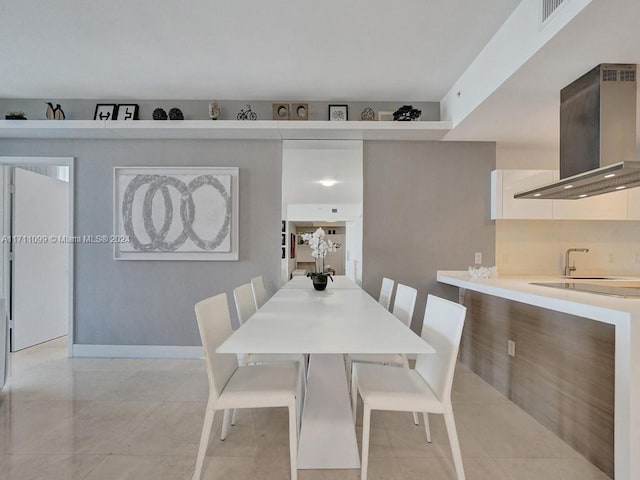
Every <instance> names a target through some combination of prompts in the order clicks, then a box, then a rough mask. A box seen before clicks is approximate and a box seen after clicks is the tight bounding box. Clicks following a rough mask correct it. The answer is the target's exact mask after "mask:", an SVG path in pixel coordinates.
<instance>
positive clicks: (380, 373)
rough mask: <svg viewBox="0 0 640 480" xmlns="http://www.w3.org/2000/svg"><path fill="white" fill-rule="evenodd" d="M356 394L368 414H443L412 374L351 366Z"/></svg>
mask: <svg viewBox="0 0 640 480" xmlns="http://www.w3.org/2000/svg"><path fill="white" fill-rule="evenodd" d="M354 375H356V377H357V379H358V380H357V382H358V391H359V392H360V396H361V397H362V400H363V402H364V403H366V404H367V405H368V406H369V408H371V409H372V410H394V411H401V412H432V413H445V412H444V409H443V405H442V403H441V402H440V400H438V397H436V394H435V393H433V391H432V390H431V388H429V385H427V384H426V382H425V381H424V380H423V379H422V377H421V376H420V375H419V374H418V372H416V371H415V370H410V369H407V368H399V367H390V366H387V365H375V364H368V363H356V364H354Z"/></svg>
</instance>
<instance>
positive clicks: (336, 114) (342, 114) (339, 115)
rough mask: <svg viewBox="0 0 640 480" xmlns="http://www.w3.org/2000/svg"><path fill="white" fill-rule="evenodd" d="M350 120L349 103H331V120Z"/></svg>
mask: <svg viewBox="0 0 640 480" xmlns="http://www.w3.org/2000/svg"><path fill="white" fill-rule="evenodd" d="M347 120H349V106H348V105H329V121H331V122H346V121H347Z"/></svg>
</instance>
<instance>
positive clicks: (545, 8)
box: [542, 0, 565, 23]
mask: <svg viewBox="0 0 640 480" xmlns="http://www.w3.org/2000/svg"><path fill="white" fill-rule="evenodd" d="M564 2H565V0H542V23H544V22H546V21H547V18H549V17H550V16H551V14H552V13H553V12H555V11H556V10H557V9H558V7H559V6H560V5H562V4H563V3H564Z"/></svg>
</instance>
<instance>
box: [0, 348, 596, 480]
mask: <svg viewBox="0 0 640 480" xmlns="http://www.w3.org/2000/svg"><path fill="white" fill-rule="evenodd" d="M11 360H12V361H11V378H10V383H9V384H8V386H7V387H5V389H4V391H3V392H2V394H0V480H62V479H64V480H72V479H73V480H81V479H82V480H134V479H135V480H147V479H148V480H183V479H184V480H188V479H190V478H191V474H192V472H193V464H194V461H195V454H196V451H197V449H198V441H199V438H200V429H201V427H202V420H203V418H204V408H205V404H206V399H207V391H208V390H207V379H206V373H205V365H204V361H196V360H129V359H81V358H78V359H70V358H67V357H66V340H65V339H59V340H55V341H53V342H49V343H46V344H43V345H40V346H37V347H33V348H30V349H27V350H24V351H22V352H18V353H16V354H13V355H12V359H11ZM453 402H454V413H455V415H456V421H457V426H458V433H459V437H460V443H461V445H462V454H463V459H464V466H465V469H466V473H467V479H469V480H530V479H531V480H534V479H544V480H556V479H557V480H606V479H607V478H608V477H607V476H606V475H604V474H603V473H602V472H600V471H599V470H598V469H596V468H595V467H593V466H592V465H591V464H590V463H589V462H587V461H586V460H585V459H584V458H582V457H581V456H580V455H579V454H577V453H576V452H575V451H574V450H572V449H571V448H570V447H569V446H567V445H566V444H565V443H563V442H562V441H561V440H559V439H558V438H557V437H556V436H555V435H553V434H552V433H550V432H549V431H547V430H546V429H545V428H544V427H543V426H541V425H540V424H539V423H538V422H536V421H535V420H534V419H532V418H531V417H530V416H528V415H527V414H526V413H524V412H523V411H522V410H520V409H519V408H518V407H516V406H515V405H513V404H512V403H511V402H509V401H508V400H506V399H505V398H504V397H502V396H501V395H500V394H498V393H497V392H496V391H495V390H493V389H492V388H491V387H490V386H488V385H487V384H486V383H485V382H484V381H482V380H481V379H480V378H479V377H477V376H476V375H474V374H473V373H471V372H470V371H469V370H468V369H466V368H464V367H462V366H459V367H458V370H457V372H456V377H455V381H454V392H453ZM361 411H362V408H360V412H361ZM220 420H221V419H220V417H218V418H217V421H216V422H215V425H214V434H213V435H212V441H211V443H210V445H209V450H208V452H207V455H208V456H207V459H206V463H205V472H204V475H203V478H205V479H207V480H213V479H225V480H244V479H247V480H272V479H273V480H275V479H284V480H286V479H288V478H289V470H288V468H289V464H288V437H287V435H288V433H287V432H288V430H287V414H286V411H285V410H283V409H263V410H246V411H242V414H241V415H240V419H239V422H238V424H237V425H236V426H235V427H233V428H232V429H231V431H230V434H229V436H228V438H227V440H226V441H225V442H220V440H219V438H218V436H217V435H218V434H219V431H220V424H221V421H220ZM431 425H432V432H433V442H432V443H431V444H427V443H426V442H425V438H424V431H423V429H422V427H415V426H414V425H413V423H412V421H411V417H410V414H402V413H391V412H374V414H373V418H372V432H371V433H372V437H371V457H370V458H371V460H370V468H369V478H370V479H371V480H418V479H420V480H423V479H424V480H426V479H429V480H440V479H451V480H454V479H455V478H456V476H455V472H454V470H453V466H452V462H451V457H450V453H449V446H448V442H447V436H446V432H445V430H444V423H443V422H442V420H441V418H439V417H438V416H432V417H431ZM357 430H358V432H357V433H358V439H360V435H361V426H360V419H359V420H358V426H357ZM299 478H300V480H357V479H359V471H358V470H300V471H299Z"/></svg>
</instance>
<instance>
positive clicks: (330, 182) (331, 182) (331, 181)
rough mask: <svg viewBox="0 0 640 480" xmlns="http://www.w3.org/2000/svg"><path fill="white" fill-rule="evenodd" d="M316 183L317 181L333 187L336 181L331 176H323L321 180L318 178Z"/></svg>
mask: <svg viewBox="0 0 640 480" xmlns="http://www.w3.org/2000/svg"><path fill="white" fill-rule="evenodd" d="M316 183H319V184H320V185H322V186H323V187H333V186H334V185H335V184H336V183H338V181H337V180H334V179H333V178H324V179H322V180H318V181H317V182H316Z"/></svg>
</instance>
